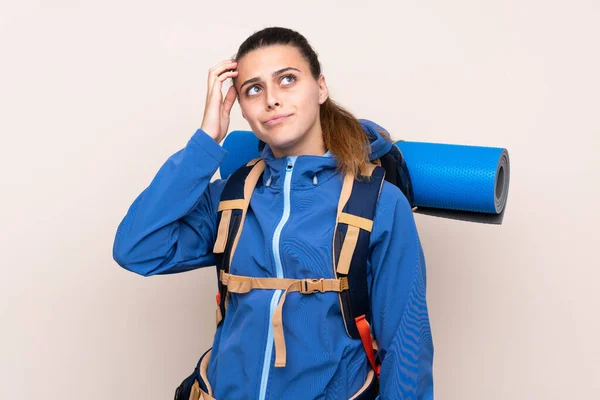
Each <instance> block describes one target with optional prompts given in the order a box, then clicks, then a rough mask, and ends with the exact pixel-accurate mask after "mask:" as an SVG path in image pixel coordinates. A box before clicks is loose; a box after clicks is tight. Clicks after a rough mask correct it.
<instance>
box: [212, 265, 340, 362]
mask: <svg viewBox="0 0 600 400" xmlns="http://www.w3.org/2000/svg"><path fill="white" fill-rule="evenodd" d="M220 278H221V283H222V284H223V285H225V286H227V290H228V291H229V292H230V293H248V292H250V291H251V290H254V289H273V290H283V291H284V292H283V296H281V298H280V299H279V303H278V304H277V308H275V312H274V313H273V339H274V341H275V366H276V367H285V364H286V357H287V353H286V348H285V338H284V337H283V304H284V303H285V299H286V296H287V294H288V293H290V292H300V293H302V294H313V293H317V292H319V293H324V292H338V293H339V292H342V291H344V290H347V289H348V279H346V278H341V279H324V278H321V279H288V278H253V277H250V276H240V275H232V274H229V273H227V272H225V271H221V276H220Z"/></svg>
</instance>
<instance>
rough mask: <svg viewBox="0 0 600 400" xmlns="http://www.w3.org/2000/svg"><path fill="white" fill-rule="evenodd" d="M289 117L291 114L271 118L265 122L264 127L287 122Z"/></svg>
mask: <svg viewBox="0 0 600 400" xmlns="http://www.w3.org/2000/svg"><path fill="white" fill-rule="evenodd" d="M291 115H292V114H284V115H279V116H276V117H273V118H271V119H268V120H267V121H266V122H265V125H269V126H273V125H277V124H280V123H281V122H283V121H285V120H287V119H288V117H290V116H291Z"/></svg>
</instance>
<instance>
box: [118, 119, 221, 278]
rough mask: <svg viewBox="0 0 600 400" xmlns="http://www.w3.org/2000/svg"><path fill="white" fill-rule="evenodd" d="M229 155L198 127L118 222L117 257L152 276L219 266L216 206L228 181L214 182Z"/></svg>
mask: <svg viewBox="0 0 600 400" xmlns="http://www.w3.org/2000/svg"><path fill="white" fill-rule="evenodd" d="M225 154H226V151H225V150H224V149H223V148H222V147H221V146H220V145H219V144H218V143H217V142H216V141H214V140H213V139H212V138H211V137H210V136H208V135H207V134H206V133H205V132H204V131H202V130H200V129H198V130H197V131H196V133H194V135H193V136H192V137H191V138H190V140H189V141H188V143H187V145H186V146H185V148H183V149H182V150H180V151H178V152H177V153H175V154H174V155H172V156H171V157H169V159H168V160H167V161H166V162H165V163H164V164H163V166H162V167H161V168H160V170H159V171H158V173H157V174H156V176H155V177H154V178H153V180H152V182H151V183H150V185H149V186H148V187H147V188H146V189H145V190H144V191H143V192H142V193H141V194H140V195H139V196H138V197H137V198H136V199H135V201H134V202H133V204H132V205H131V206H130V207H129V210H128V211H127V214H126V215H125V217H124V218H123V220H122V222H121V223H120V224H119V227H118V229H117V233H116V236H115V241H114V245H113V258H114V259H115V261H116V262H117V263H118V264H119V265H121V266H122V267H123V268H125V269H127V270H130V271H132V272H135V273H137V274H140V275H144V276H149V275H156V274H168V273H176V272H183V271H188V270H191V269H195V268H199V267H204V266H209V265H215V258H214V255H213V253H212V248H213V245H214V242H215V240H216V218H217V207H218V202H219V198H220V195H221V191H222V190H223V186H224V183H225V182H224V181H223V180H216V181H214V182H210V180H211V178H212V176H213V175H214V174H215V172H216V171H217V169H218V168H219V165H220V163H221V161H222V160H223V159H224V157H225Z"/></svg>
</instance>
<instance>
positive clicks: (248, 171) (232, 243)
mask: <svg viewBox="0 0 600 400" xmlns="http://www.w3.org/2000/svg"><path fill="white" fill-rule="evenodd" d="M264 170H265V162H264V161H263V160H261V159H260V158H256V159H254V160H252V161H250V162H248V163H247V164H246V165H244V166H242V167H241V168H239V169H238V170H237V171H235V172H234V173H233V174H231V176H230V177H229V178H228V179H227V182H226V183H225V187H224V188H223V192H222V193H221V200H220V202H219V208H218V214H217V226H218V230H217V239H216V241H215V245H214V248H213V253H214V254H215V256H216V261H217V263H216V264H217V285H218V288H219V292H218V294H217V324H219V322H221V320H222V319H223V318H224V317H225V311H226V309H227V303H228V301H227V298H228V296H227V295H228V293H227V286H226V285H223V284H222V282H221V280H220V279H219V278H220V276H221V273H222V271H223V272H225V273H228V272H229V266H230V264H231V260H232V259H233V255H234V253H235V249H236V247H237V244H238V241H239V238H240V234H241V232H242V229H243V226H244V220H245V219H246V212H247V211H248V205H249V204H250V197H252V192H254V188H255V187H256V183H257V182H258V179H259V178H260V177H261V176H262V173H263V171H264Z"/></svg>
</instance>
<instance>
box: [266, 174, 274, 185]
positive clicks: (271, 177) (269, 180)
mask: <svg viewBox="0 0 600 400" xmlns="http://www.w3.org/2000/svg"><path fill="white" fill-rule="evenodd" d="M272 180H273V175H269V179H267V183H266V186H267V187H269V186H271V182H272Z"/></svg>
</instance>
